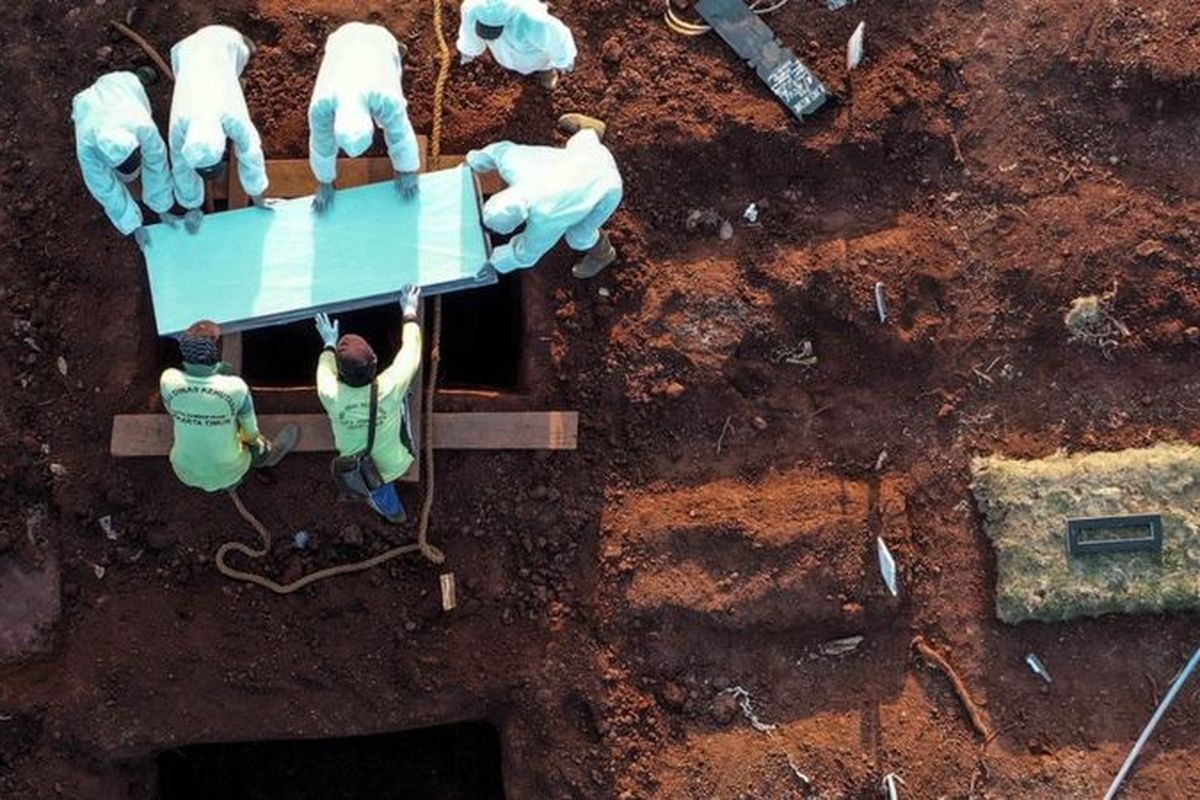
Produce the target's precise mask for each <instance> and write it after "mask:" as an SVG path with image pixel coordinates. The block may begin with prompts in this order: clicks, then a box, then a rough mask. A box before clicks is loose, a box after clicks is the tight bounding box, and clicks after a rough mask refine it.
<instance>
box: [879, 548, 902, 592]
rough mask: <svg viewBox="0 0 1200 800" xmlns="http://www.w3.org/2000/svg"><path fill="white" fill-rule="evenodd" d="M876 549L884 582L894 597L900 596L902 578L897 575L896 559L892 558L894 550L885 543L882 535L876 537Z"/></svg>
mask: <svg viewBox="0 0 1200 800" xmlns="http://www.w3.org/2000/svg"><path fill="white" fill-rule="evenodd" d="M875 550H876V553H877V555H878V556H879V574H880V575H882V576H883V582H884V583H885V584H886V585H887V588H888V591H889V592H891V593H892V597H899V596H900V578H899V577H898V576H897V575H896V559H894V558H892V551H891V550H889V549H888V546H887V545H886V544H884V543H883V537H882V536H877V537H875Z"/></svg>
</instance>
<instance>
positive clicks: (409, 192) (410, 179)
mask: <svg viewBox="0 0 1200 800" xmlns="http://www.w3.org/2000/svg"><path fill="white" fill-rule="evenodd" d="M395 184H396V191H397V192H399V193H400V196H401V197H403V198H404V199H405V200H411V199H413V198H414V197H416V196H417V173H415V172H397V173H396V178H395Z"/></svg>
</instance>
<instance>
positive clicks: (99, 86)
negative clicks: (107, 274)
mask: <svg viewBox="0 0 1200 800" xmlns="http://www.w3.org/2000/svg"><path fill="white" fill-rule="evenodd" d="M71 119H72V120H74V121H75V154H76V155H77V156H78V157H79V168H80V170H81V171H82V172H83V182H84V183H85V184H86V185H87V188H88V191H89V192H91V193H92V197H94V198H96V200H97V202H99V203H100V205H102V206H103V207H104V213H106V214H107V215H108V218H109V219H110V220H112V224H113V225H115V226H116V228H117V230H119V231H120V232H121V233H122V234H125V235H128V234H130V233H133V232H134V231H135V230H137V229H138V228H140V227H141V226H142V210H141V209H140V208H139V207H138V203H137V200H136V199H134V197H133V194H132V193H131V192H130V191H129V187H128V186H127V185H126V183H125V181H123V180H121V177H120V176H119V175H118V174H117V170H116V168H117V167H118V166H120V165H121V164H123V163H124V162H125V160H126V159H128V158H129V157H130V156H131V155H133V153H134V152H135V151H136V150H138V148H141V157H142V173H141V178H142V200H143V201H144V202H145V203H146V205H147V206H149V207H150V208H151V209H153V210H154V211H156V212H158V213H159V214H163V213H165V212H167V211H170V210H171V206H172V205H173V204H174V203H175V199H174V196H173V195H172V192H171V173H170V170H169V168H168V166H167V148H166V145H165V144H164V143H163V139H162V135H161V134H159V132H158V127H157V126H156V125H155V124H154V119H153V118H152V117H151V116H150V101H149V99H147V97H146V90H145V89H143V88H142V83H141V81H139V80H138V79H137V76H136V75H134V74H133V73H132V72H110V73H108V74H107V75H101V76H100V78H99V79H98V80H97V81H96V82H95V83H93V84H92V85H91V86H89V87H88V88H86V89H84V90H83V91H82V92H80V93H79V94H77V95H75V99H74V101H72V103H71Z"/></svg>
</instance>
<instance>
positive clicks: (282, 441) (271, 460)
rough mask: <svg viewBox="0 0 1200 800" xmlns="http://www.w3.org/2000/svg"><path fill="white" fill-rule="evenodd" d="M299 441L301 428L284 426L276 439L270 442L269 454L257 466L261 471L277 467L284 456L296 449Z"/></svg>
mask: <svg viewBox="0 0 1200 800" xmlns="http://www.w3.org/2000/svg"><path fill="white" fill-rule="evenodd" d="M299 440H300V428H298V427H297V426H295V425H284V426H283V429H282V430H280V431H279V433H277V434H276V435H275V438H274V439H269V440H268V445H267V454H266V456H264V457H263V459H262V460H261V461H259V462H258V463H257V464H255V466H256V467H258V468H259V469H265V468H267V467H273V466H275V465H276V464H278V463H279V462H280V461H283V457H284V456H286V455H287V454H288V453H290V452H292V450H294V449H296V442H297V441H299Z"/></svg>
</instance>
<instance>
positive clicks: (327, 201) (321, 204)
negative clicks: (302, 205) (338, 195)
mask: <svg viewBox="0 0 1200 800" xmlns="http://www.w3.org/2000/svg"><path fill="white" fill-rule="evenodd" d="M333 195H334V191H333V184H332V183H318V184H317V194H316V196H315V197H314V198H313V202H312V208H313V211H315V212H317V213H318V214H320V213H321V212H322V211H324V210H325V209H327V208H329V207H330V206H331V205H333Z"/></svg>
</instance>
